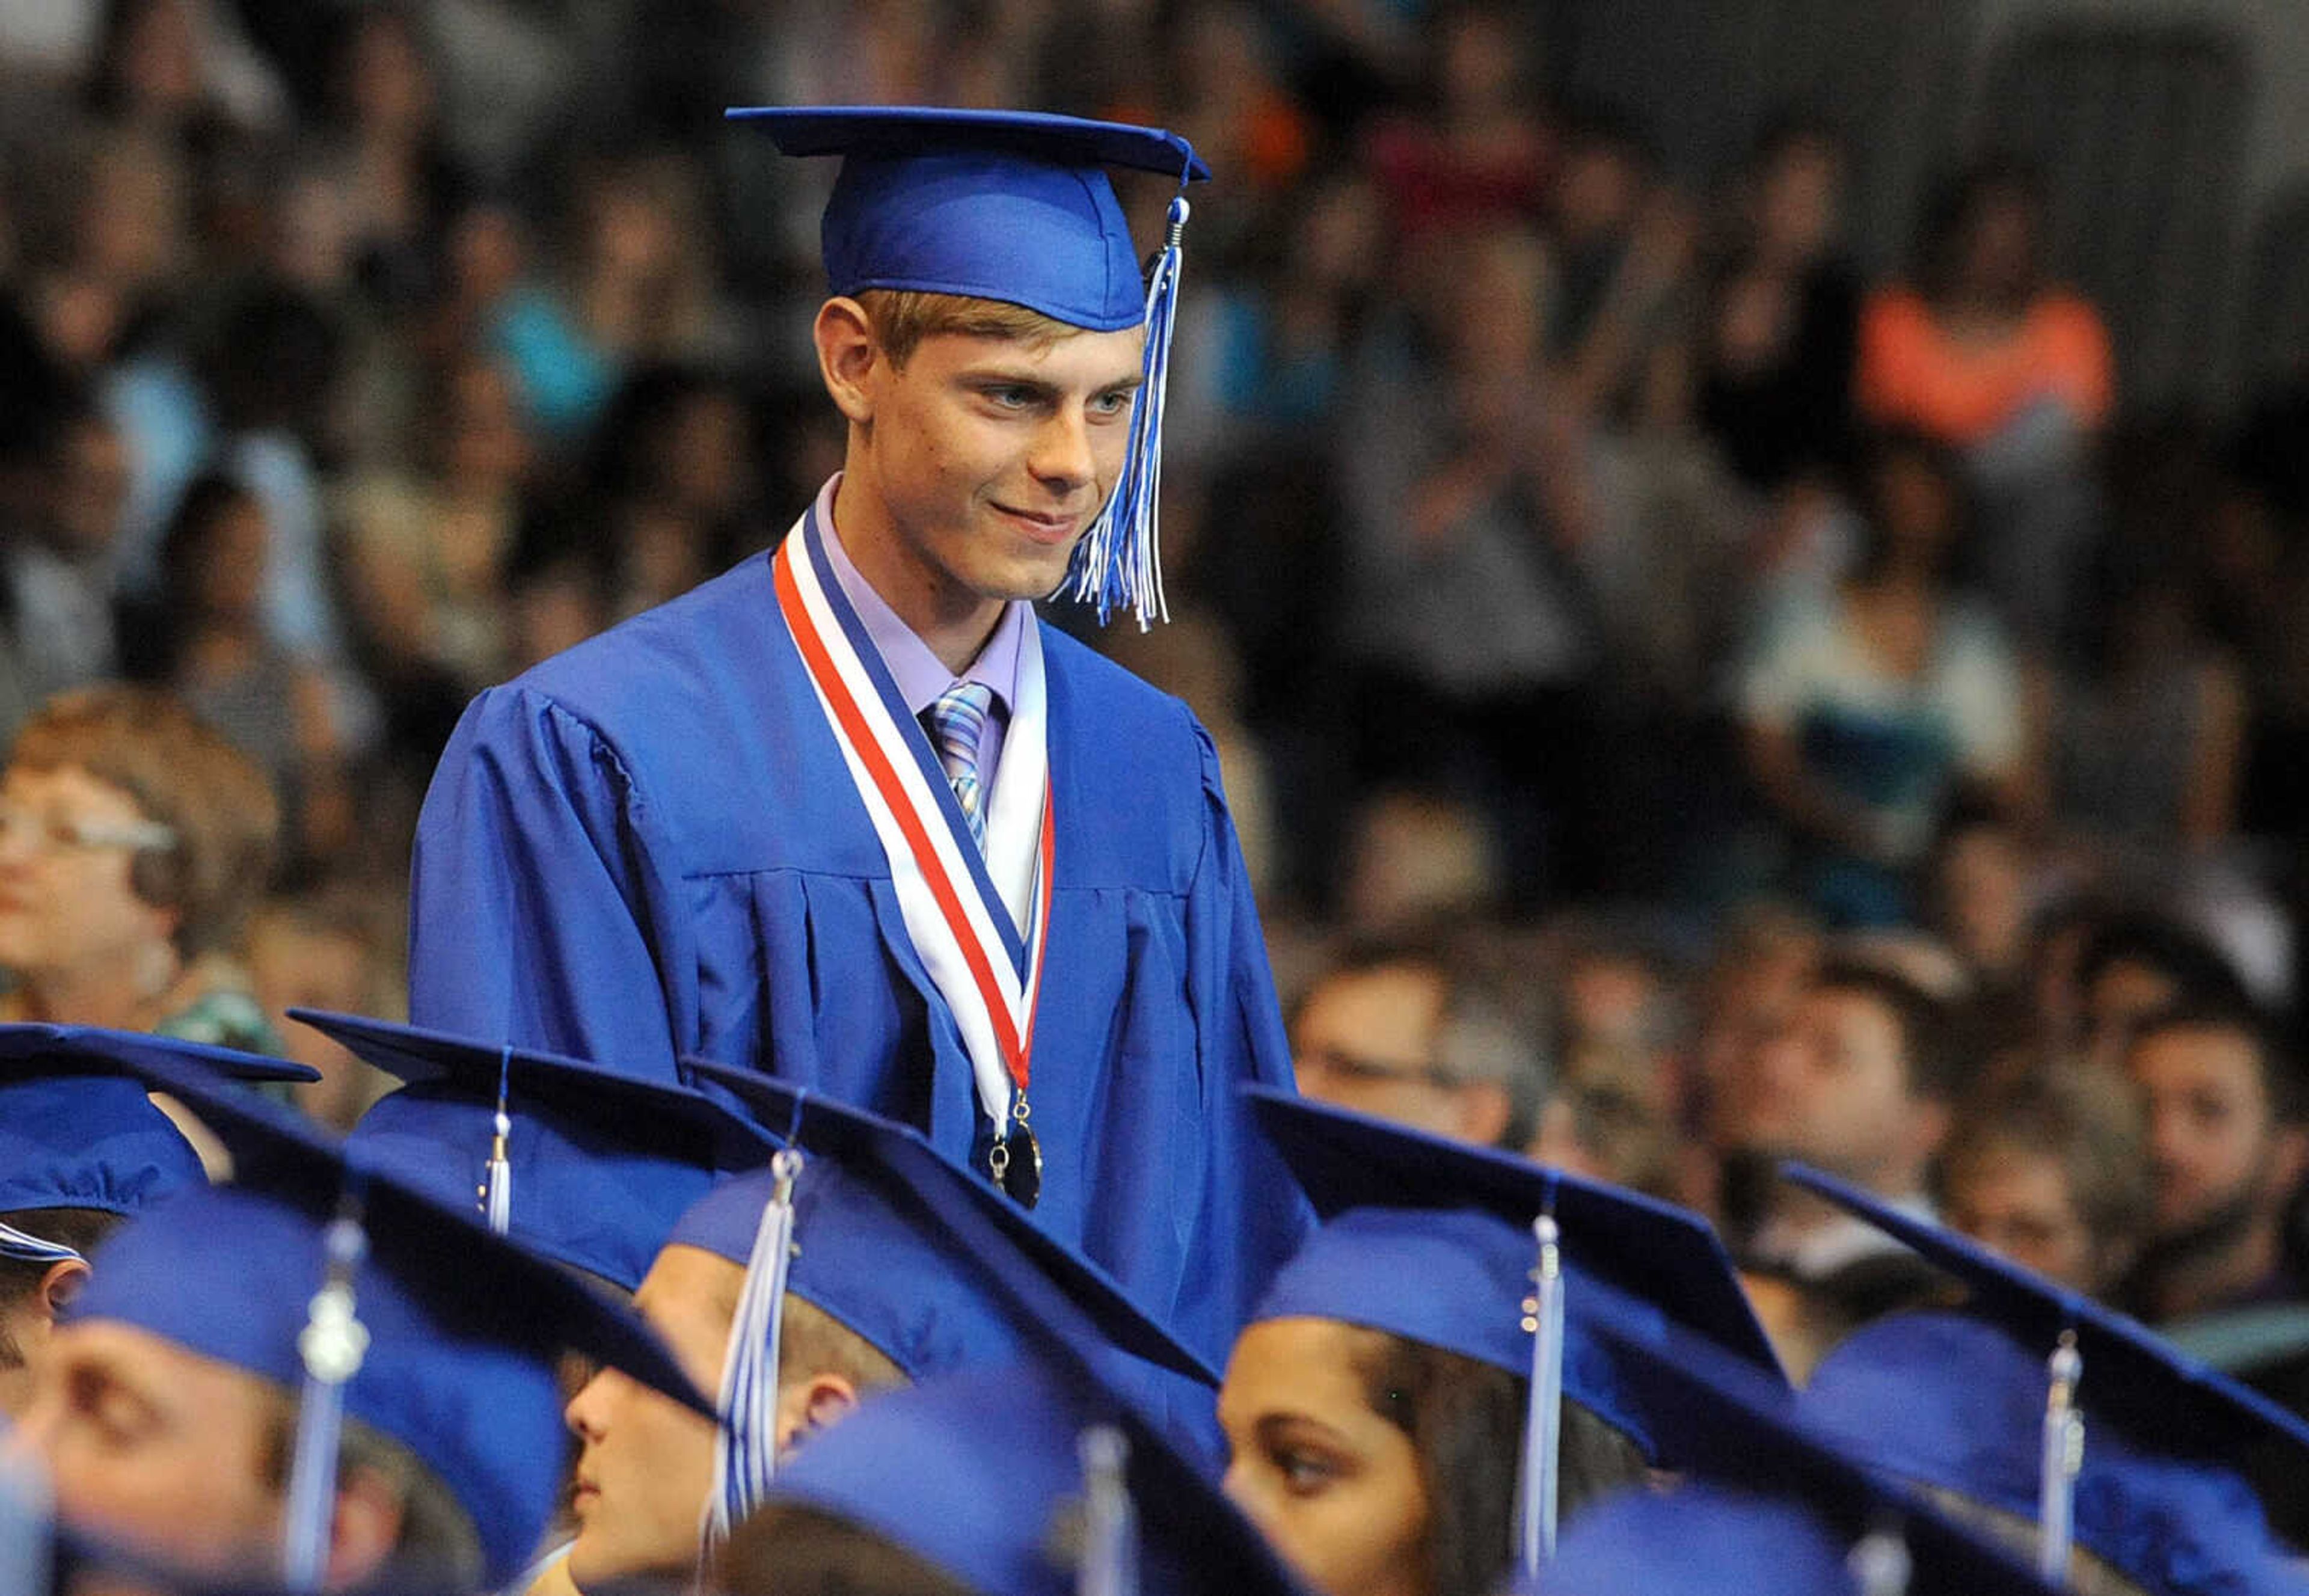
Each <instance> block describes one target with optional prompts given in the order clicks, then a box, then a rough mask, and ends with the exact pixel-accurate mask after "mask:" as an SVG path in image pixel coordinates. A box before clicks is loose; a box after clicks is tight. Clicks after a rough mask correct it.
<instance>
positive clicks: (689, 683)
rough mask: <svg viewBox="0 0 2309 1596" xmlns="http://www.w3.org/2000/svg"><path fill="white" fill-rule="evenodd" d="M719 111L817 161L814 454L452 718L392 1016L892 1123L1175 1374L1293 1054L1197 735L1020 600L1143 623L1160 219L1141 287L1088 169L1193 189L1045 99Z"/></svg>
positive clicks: (1254, 1230)
mask: <svg viewBox="0 0 2309 1596" xmlns="http://www.w3.org/2000/svg"><path fill="white" fill-rule="evenodd" d="M739 115H744V116H753V117H755V118H756V119H757V120H758V121H759V122H760V124H761V125H762V126H765V128H766V130H767V132H768V134H769V136H770V137H771V138H773V139H774V141H776V142H777V143H778V144H779V146H780V148H782V149H783V150H784V151H786V152H788V153H790V154H800V155H813V154H829V155H839V156H841V157H842V158H843V168H842V171H841V175H840V178H839V179H838V181H837V184H836V186H835V193H834V196H833V198H832V200H831V202H830V203H829V204H828V207H827V211H826V219H825V228H824V241H825V253H826V268H827V274H828V278H829V281H830V286H831V289H832V291H833V295H834V297H833V298H831V299H828V300H827V301H826V304H825V305H824V307H823V308H821V309H820V311H819V313H818V316H817V322H816V325H815V329H814V331H815V337H816V341H817V353H818V360H819V365H820V368H821V372H822V375H823V377H824V378H825V381H826V387H827V390H828V393H829V394H830V395H831V396H832V398H833V399H834V402H835V404H836V406H837V407H838V408H839V409H840V410H841V411H842V412H843V416H844V417H845V418H846V420H847V421H848V423H849V442H848V450H847V457H846V461H845V465H844V470H843V473H842V474H841V475H840V476H838V477H836V478H835V480H834V481H832V482H829V483H828V484H827V485H826V489H825V490H824V491H822V492H821V493H820V495H819V496H818V499H817V502H816V503H815V505H813V506H812V507H810V509H809V511H808V512H807V513H806V514H805V515H804V516H802V518H801V519H800V521H799V522H798V523H797V524H796V525H795V527H794V528H793V530H792V532H791V533H790V534H789V536H788V537H787V539H786V541H785V543H784V545H783V548H782V549H781V550H780V551H779V552H778V554H777V555H776V556H774V557H763V558H758V559H752V560H749V561H748V562H747V563H745V564H743V565H741V566H739V567H738V568H736V569H734V570H731V571H730V572H728V573H727V574H725V575H724V576H722V577H720V578H718V579H717V580H715V581H713V582H710V583H708V584H706V585H705V586H703V587H701V588H699V589H697V590H696V591H695V592H693V593H691V594H688V595H687V596H686V597H683V598H681V599H679V600H676V601H674V602H673V603H670V604H667V605H665V606H663V607H662V608H661V609H659V610H656V611H653V612H650V613H647V614H644V615H642V616H640V617H637V618H636V620H632V621H630V622H628V623H627V624H626V625H624V626H622V627H619V628H618V629H615V630H613V631H611V632H609V633H607V634H605V635H604V636H602V637H601V638H595V639H593V640H592V641H591V642H589V643H586V644H584V645H581V646H578V647H576V648H575V649H572V650H570V651H569V652H568V653H566V654H565V655H560V656H558V658H556V659H553V660H551V661H549V662H547V663H546V664H543V665H541V666H540V667H538V668H537V669H535V670H533V671H532V672H529V673H528V674H526V675H524V676H523V677H522V678H520V679H519V680H517V681H514V682H512V683H509V684H507V685H506V686H504V687H500V688H497V689H494V690H490V691H489V692H487V693H484V694H483V695H482V696H481V698H480V699H478V700H477V701H476V702H475V703H474V705H473V706H472V707H471V708H470V709H469V710H468V712H467V714H466V716H465V717H464V720H463V724H461V726H460V727H459V729H458V732H457V734H456V736H455V738H454V741H453V742H452V743H451V744H450V747H449V749H448V750H447V752H446V753H445V756H444V758H443V760H442V763H441V767H440V769H439V771H438V773H437V776H436V777H435V779H434V785H433V789H432V791H431V793H430V794H429V795H428V799H427V802H426V807H425V811H424V816H423V819H422V821H421V824H420V827H419V838H418V846H417V856H416V864H415V872H414V892H415V906H414V911H413V925H412V939H413V948H412V970H411V1012H412V1018H413V1019H416V1020H417V1021H418V1022H419V1023H420V1024H423V1025H427V1026H431V1027H436V1028H440V1029H443V1030H448V1031H454V1032H457V1033H461V1034H463V1035H466V1036H473V1037H497V1038H502V1039H504V1040H506V1041H509V1042H513V1043H516V1044H524V1045H534V1046H539V1047H545V1048H550V1049H554V1050H557V1051H559V1052H562V1053H566V1054H575V1055H577V1056H580V1057H584V1058H588V1059H592V1060H594V1061H596V1062H598V1063H602V1064H605V1065H608V1066H610V1067H613V1068H617V1069H620V1070H627V1071H634V1072H636V1073H640V1074H645V1075H651V1076H654V1077H657V1078H660V1079H671V1078H672V1077H673V1074H674V1071H675V1068H676V1064H677V1061H678V1060H679V1058H680V1057H682V1056H683V1055H685V1054H696V1055H700V1056H704V1057H707V1058H711V1059H713V1060H715V1061H718V1062H721V1063H732V1064H739V1065H747V1066H750V1067H753V1068H756V1069H759V1070H762V1071H767V1072H769V1073H772V1074H774V1075H777V1076H779V1077H782V1078H783V1079H786V1080H791V1081H794V1082H796V1083H798V1084H800V1085H803V1086H805V1087H808V1088H810V1089H816V1090H822V1091H825V1092H827V1093H829V1094H831V1095H834V1096H836V1097H842V1098H843V1099H845V1100H848V1101H851V1102H854V1103H857V1104H859V1105H860V1106H865V1107H868V1108H870V1109H872V1110H874V1111H876V1112H878V1113H879V1114H882V1115H887V1116H889V1117H892V1118H895V1119H898V1120H902V1121H904V1122H907V1123H912V1124H914V1125H916V1126H919V1127H921V1129H922V1130H923V1131H924V1132H925V1133H926V1134H927V1135H928V1136H929V1137H930V1140H931V1141H932V1142H933V1143H934V1144H935V1145H936V1146H937V1147H938V1148H939V1149H941V1150H942V1151H945V1152H947V1154H949V1155H950V1156H952V1157H954V1158H956V1159H958V1160H961V1161H964V1162H966V1163H967V1164H968V1165H969V1166H970V1167H973V1169H976V1170H978V1171H980V1172H981V1173H982V1174H985V1175H990V1177H993V1178H996V1179H997V1181H998V1184H1002V1185H1003V1186H1004V1189H1006V1190H1007V1191H1009V1192H1010V1193H1011V1194H1012V1195H1013V1196H1015V1197H1016V1198H1018V1199H1019V1200H1020V1201H1022V1202H1025V1203H1029V1204H1031V1205H1032V1206H1033V1210H1034V1213H1035V1218H1036V1219H1037V1221H1038V1222H1039V1223H1041V1224H1042V1225H1043V1226H1044V1227H1046V1228H1047V1229H1048V1230H1049V1231H1051V1233H1052V1234H1054V1235H1055V1236H1059V1238H1060V1239H1062V1240H1065V1241H1067V1242H1069V1243H1071V1244H1074V1245H1077V1246H1079V1247H1080V1248H1081V1249H1082V1250H1083V1251H1084V1252H1085V1253H1088V1254H1089V1255H1090V1256H1091V1257H1092V1258H1093V1259H1094V1260H1096V1261H1097V1262H1100V1263H1102V1264H1103V1265H1105V1266H1106V1267H1107V1268H1108V1269H1110V1270H1111V1271H1112V1272H1113V1273H1114V1274H1115V1275H1116V1276H1117V1277H1118V1278H1119V1279H1120V1280H1121V1282H1122V1283H1123V1284H1124V1286H1125V1287H1126V1288H1129V1290H1130V1291H1131V1292H1132V1293H1133V1294H1134V1296H1135V1297H1137V1299H1138V1301H1139V1303H1140V1304H1141V1305H1142V1306H1144V1307H1145V1308H1146V1309H1147V1310H1148V1311H1149V1312H1151V1313H1153V1314H1156V1315H1158V1316H1159V1317H1162V1318H1163V1319H1164V1320H1165V1321H1167V1322H1168V1323H1170V1324H1171V1325H1172V1327H1173V1328H1174V1329H1175V1330H1177V1331H1179V1332H1180V1334H1181V1335H1182V1336H1184V1337H1185V1338H1186V1339H1187V1340H1188V1341H1189V1344H1191V1345H1194V1346H1196V1347H1197V1348H1198V1349H1199V1350H1202V1351H1203V1352H1204V1353H1205V1354H1206V1356H1215V1355H1216V1354H1217V1353H1219V1352H1220V1351H1222V1350H1223V1349H1224V1347H1225V1346H1226V1344H1227V1342H1228V1340H1230V1338H1231V1337H1232V1333H1233V1331H1234V1329H1235V1326H1236V1325H1237V1323H1239V1322H1240V1318H1241V1313H1242V1311H1243V1309H1244V1307H1245V1306H1246V1305H1247V1302H1248V1299H1249V1297H1250V1293H1251V1292H1252V1291H1253V1290H1254V1289H1255V1288H1256V1286H1257V1284H1258V1280H1259V1279H1261V1278H1262V1277H1263V1276H1264V1274H1265V1273H1266V1272H1267V1270H1268V1269H1269V1268H1270V1267H1271V1265H1272V1264H1273V1263H1274V1262H1277V1261H1279V1260H1280V1258H1281V1257H1282V1256H1284V1254H1285V1253H1287V1252H1288V1250H1289V1247H1290V1245H1291V1244H1292V1242H1293V1240H1295V1238H1296V1236H1297V1235H1298V1234H1299V1231H1300V1229H1301V1227H1302V1219H1301V1215H1300V1210H1299V1209H1298V1208H1297V1207H1296V1206H1295V1204H1294V1202H1293V1200H1292V1199H1291V1198H1290V1197H1289V1196H1287V1195H1281V1196H1270V1195H1269V1188H1268V1186H1267V1177H1266V1175H1265V1174H1264V1167H1263V1166H1262V1164H1261V1163H1260V1155H1259V1154H1258V1152H1257V1151H1256V1147H1255V1142H1254V1141H1253V1140H1252V1139H1251V1138H1250V1137H1249V1136H1248V1135H1247V1134H1245V1133H1244V1132H1242V1130H1241V1111H1240V1109H1239V1107H1238V1106H1236V1104H1235V1101H1234V1089H1235V1087H1236V1086H1237V1085H1238V1084H1239V1083H1241V1082H1243V1081H1246V1080H1257V1081H1263V1082H1267V1083H1270V1084H1287V1082H1288V1080H1289V1075H1290V1071H1289V1065H1288V1061H1287V1051H1286V1046H1285V1043H1284V1036H1283V1030H1282V1026H1281V1021H1280V1017H1279V1014H1278V1012H1277V1010H1276V1000H1275V996H1274V993H1273V989H1272V984H1271V978H1270V976H1269V974H1268V971H1267V963H1266V956H1265V951H1264V949H1263V947H1262V945H1261V939H1260V934H1259V929H1258V915H1257V911H1256V909H1255V907H1254V906H1253V904H1252V901H1251V898H1250V888H1249V885H1248V882H1247V881H1246V880H1245V875H1244V870H1243V863H1242V859H1241V853H1240V850H1239V848H1238V846H1237V844H1236V840H1235V837H1234V832H1233V828H1232V823H1231V822H1230V820H1229V819H1228V816H1227V809H1226V802H1225V798H1224V794H1223V793H1222V790H1221V786H1220V781H1219V772H1218V765H1217V760H1216V758H1215V754H1214V752H1213V749H1212V745H1211V742H1210V739H1209V737H1208V736H1207V735H1206V733H1205V732H1204V731H1203V729H1202V727H1201V726H1200V725H1198V724H1197V723H1196V721H1195V720H1194V718H1193V716H1191V715H1190V714H1189V712H1188V710H1187V709H1186V708H1185V707H1184V706H1182V705H1181V704H1180V703H1179V702H1178V701H1176V700H1175V699H1172V698H1167V697H1165V696H1163V695H1162V694H1159V693H1156V692H1155V691H1153V690H1150V689H1149V688H1147V687H1146V686H1145V685H1144V684H1143V683H1141V682H1139V681H1137V680H1136V679H1134V678H1132V677H1130V676H1129V675H1128V674H1126V673H1125V672H1121V671H1120V670H1119V669H1117V668H1115V667H1114V666H1112V665H1111V664H1107V663H1106V662H1104V661H1103V660H1102V659H1100V658H1099V657H1098V656H1096V655H1094V654H1092V653H1091V652H1090V651H1088V650H1086V649H1085V648H1083V647H1082V646H1079V645H1077V644H1076V643H1074V642H1072V641H1071V640H1069V639H1068V638H1066V637H1065V636H1063V635H1062V634H1060V633H1059V632H1056V631H1054V630H1052V629H1050V628H1048V627H1046V626H1043V625H1042V624H1041V623H1040V622H1038V621H1037V620H1036V619H1035V618H1034V615H1033V610H1032V605H1031V601H1033V600H1034V599H1037V598H1040V597H1042V596H1044V595H1046V594H1051V592H1053V591H1054V590H1056V589H1057V588H1058V587H1059V585H1060V584H1061V582H1062V581H1063V580H1066V579H1068V575H1069V569H1070V564H1071V567H1072V570H1073V577H1074V580H1075V581H1076V583H1077V591H1080V592H1083V593H1085V594H1087V595H1088V596H1091V597H1093V598H1094V599H1096V600H1098V601H1099V602H1100V603H1101V604H1102V607H1111V606H1113V605H1115V604H1118V603H1130V604H1134V605H1135V606H1136V607H1137V608H1138V609H1139V611H1140V617H1141V620H1144V619H1145V618H1146V614H1147V613H1148V612H1152V611H1155V610H1158V609H1159V607H1160V594H1159V582H1158V581H1157V580H1156V578H1155V553H1154V550H1153V547H1152V520H1153V503H1154V499H1155V491H1156V480H1155V478H1156V464H1155V463H1156V458H1157V455H1156V449H1157V446H1158V438H1157V429H1158V427H1159V419H1160V413H1161V403H1162V395H1161V390H1162V377H1163V368H1164V365H1165V357H1166V353H1167V348H1168V343H1169V335H1168V334H1169V325H1170V306H1171V302H1172V301H1171V299H1170V296H1171V295H1172V293H1173V292H1174V291H1175V287H1176V282H1177V265H1178V250H1177V247H1176V246H1177V239H1178V226H1177V224H1180V223H1183V221H1184V214H1185V207H1184V204H1183V202H1182V201H1181V202H1174V204H1173V206H1172V218H1173V222H1174V226H1173V229H1172V236H1171V247H1169V248H1167V249H1166V250H1165V251H1164V252H1163V256H1162V257H1161V258H1160V261H1159V262H1158V265H1157V266H1156V268H1155V289H1154V291H1151V292H1150V291H1148V289H1147V288H1146V286H1145V283H1146V278H1145V277H1144V276H1143V275H1142V273H1141V270H1140V265H1139V261H1138V256H1137V253H1136V251H1135V249H1134V247H1133V246H1132V243H1131V240H1130V236H1129V228H1128V225H1127V223H1126V222H1125V221H1124V220H1123V216H1122V213H1121V210H1120V205H1119V204H1118V203H1117V201H1116V198H1115V195H1114V192H1113V190H1112V188H1111V186H1110V185H1109V183H1108V180H1107V178H1106V176H1105V173H1104V171H1103V168H1105V167H1108V166H1123V167H1136V168H1140V169H1149V170H1155V171H1159V172H1162V173H1163V174H1165V175H1167V176H1169V177H1171V178H1174V179H1176V180H1177V181H1178V182H1179V183H1180V186H1182V187H1183V186H1184V184H1185V182H1186V181H1187V180H1188V179H1189V178H1194V177H1201V176H1204V175H1206V174H1205V173H1204V172H1203V169H1202V168H1201V166H1200V163H1199V162H1198V161H1197V160H1196V159H1195V157H1194V155H1193V152H1192V151H1191V150H1189V148H1188V146H1187V145H1186V143H1185V142H1184V141H1183V140H1180V139H1178V138H1176V137H1175V136H1173V135H1170V134H1156V133H1151V132H1148V131H1146V130H1144V129H1137V128H1126V127H1120V126H1113V125H1110V124H1098V123H1084V122H1077V121H1074V120H1072V119H1069V118H1061V117H1036V116H1023V115H1007V114H988V113H967V112H941V111H895V110H869V111H842V110H817V111H773V112H763V113H739ZM934 739H935V741H934ZM1281 1189H1282V1188H1280V1187H1279V1186H1278V1187H1277V1188H1276V1190H1277V1191H1280V1190H1281Z"/></svg>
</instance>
